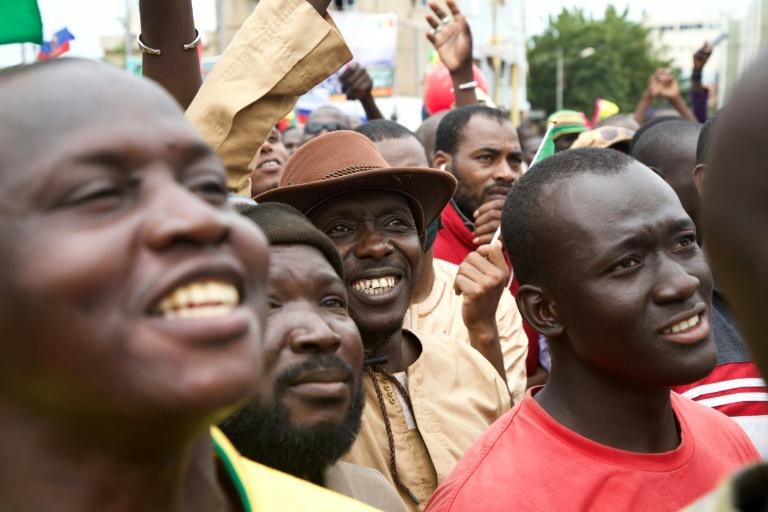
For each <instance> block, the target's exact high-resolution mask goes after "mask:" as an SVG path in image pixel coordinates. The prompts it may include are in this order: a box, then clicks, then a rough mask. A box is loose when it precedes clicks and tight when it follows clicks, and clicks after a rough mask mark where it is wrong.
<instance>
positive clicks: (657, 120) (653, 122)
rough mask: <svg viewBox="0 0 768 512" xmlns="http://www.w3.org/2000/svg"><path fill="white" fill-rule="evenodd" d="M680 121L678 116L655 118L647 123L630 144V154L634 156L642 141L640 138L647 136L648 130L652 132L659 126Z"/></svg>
mask: <svg viewBox="0 0 768 512" xmlns="http://www.w3.org/2000/svg"><path fill="white" fill-rule="evenodd" d="M680 119H681V118H680V117H676V116H660V117H656V118H653V119H651V120H650V121H648V122H647V123H645V124H644V125H643V126H641V127H640V128H638V129H637V131H636V132H635V134H634V135H633V136H632V140H631V141H630V143H629V154H630V155H631V154H633V153H632V151H633V150H634V147H635V144H636V143H637V141H638V140H640V137H642V136H643V135H644V134H645V132H647V131H648V130H650V129H651V128H653V127H654V126H656V125H658V124H661V123H666V122H668V121H679V120H680Z"/></svg>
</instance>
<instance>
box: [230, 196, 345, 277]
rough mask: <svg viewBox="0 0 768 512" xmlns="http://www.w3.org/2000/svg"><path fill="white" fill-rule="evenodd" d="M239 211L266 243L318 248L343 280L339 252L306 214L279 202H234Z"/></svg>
mask: <svg viewBox="0 0 768 512" xmlns="http://www.w3.org/2000/svg"><path fill="white" fill-rule="evenodd" d="M235 208H236V209H237V211H238V212H240V214H241V215H243V216H244V217H248V218H249V219H250V220H252V221H253V222H255V223H256V225H257V226H259V227H260V228H261V230H262V231H263V232H264V234H265V235H267V239H268V240H269V243H270V245H309V246H311V247H314V248H315V249H317V250H318V251H320V252H321V253H322V254H323V256H325V259H327V260H328V263H330V264H331V266H332V267H333V269H334V270H335V271H336V273H337V274H338V275H339V277H340V278H341V279H342V280H344V265H343V264H342V262H341V256H339V252H338V251H337V250H336V246H335V245H333V242H331V239H330V238H328V236H326V234H325V233H323V232H322V231H320V230H319V229H317V228H316V227H315V225H314V224H312V222H310V220H309V219H308V218H306V217H305V216H304V215H303V214H302V213H301V212H299V210H297V209H296V208H294V207H293V206H288V205H287V204H283V203H259V204H257V205H239V204H238V205H236V206H235Z"/></svg>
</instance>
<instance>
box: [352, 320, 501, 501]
mask: <svg viewBox="0 0 768 512" xmlns="http://www.w3.org/2000/svg"><path fill="white" fill-rule="evenodd" d="M413 334H414V335H415V336H416V337H417V338H418V339H419V341H420V342H421V346H422V352H421V355H420V356H419V358H418V359H417V360H416V362H415V363H413V364H412V365H411V366H410V367H409V368H408V369H407V371H406V372H405V373H406V380H407V386H406V388H407V390H408V393H409V395H410V398H411V402H412V404H413V409H414V410H413V412H414V417H415V420H416V424H417V427H418V429H417V430H416V429H410V428H409V427H408V425H407V421H406V419H405V415H404V413H403V407H402V405H401V400H399V399H398V396H397V392H396V390H395V387H394V386H393V385H392V384H391V383H390V382H389V381H387V380H386V379H385V378H384V377H383V376H382V375H380V374H377V375H376V378H377V380H378V382H379V388H380V389H381V392H382V395H383V398H384V403H385V406H386V409H387V416H388V418H389V420H390V424H391V426H392V435H393V438H394V440H395V454H396V459H397V471H398V474H399V476H400V479H401V480H402V481H403V482H404V483H405V485H406V486H407V487H408V488H409V489H410V490H411V491H412V492H413V493H414V494H415V495H416V497H417V498H418V499H419V501H420V507H417V506H415V505H414V504H413V502H412V501H411V500H410V499H408V497H407V495H405V494H403V493H402V492H401V493H400V496H401V498H402V499H403V502H404V503H405V505H406V507H407V509H408V510H423V508H424V507H425V506H426V504H427V501H429V497H430V496H432V493H433V492H434V491H435V489H436V488H437V485H438V484H439V483H440V482H442V481H443V480H444V479H445V478H446V477H447V476H448V474H449V473H450V472H451V470H453V468H454V466H456V463H457V462H458V461H459V459H460V458H461V457H462V455H464V453H465V452H466V451H467V450H468V449H469V448H470V447H471V446H472V444H473V443H474V442H475V440H476V439H477V438H478V437H479V436H480V435H481V434H482V433H483V432H484V431H485V430H486V429H487V428H488V427H489V426H490V425H491V423H493V422H494V421H495V420H496V419H497V418H498V417H499V416H501V415H502V414H504V413H505V412H507V410H509V408H510V401H509V392H508V391H507V389H506V388H505V386H504V383H503V382H502V380H501V378H500V377H499V374H498V373H497V372H496V370H495V369H494V368H493V366H491V364H490V363H489V362H488V361H486V360H485V358H484V357H483V356H481V355H480V353H478V352H477V351H476V350H475V349H473V348H472V347H470V346H469V345H467V344H465V343H461V342H459V341H457V340H455V339H453V338H449V337H447V336H443V335H440V334H434V333H417V332H414V333H413ZM364 388H365V389H364V392H365V408H364V409H363V418H362V421H361V428H360V433H359V434H358V436H357V439H356V440H355V444H354V445H353V446H352V449H351V450H350V451H349V453H348V454H347V455H345V456H344V457H343V459H344V460H345V461H347V462H351V463H352V464H357V465H359V466H364V467H369V468H373V469H378V470H379V471H381V473H382V474H383V475H384V476H385V477H387V479H389V480H390V482H392V483H393V485H394V480H393V479H392V474H391V473H390V467H389V460H390V452H389V442H388V439H387V433H386V429H385V426H384V416H383V415H382V412H381V408H380V407H379V401H378V399H377V397H376V392H375V390H374V386H373V382H372V380H371V378H370V377H369V376H366V378H365V379H364ZM398 491H399V490H398Z"/></svg>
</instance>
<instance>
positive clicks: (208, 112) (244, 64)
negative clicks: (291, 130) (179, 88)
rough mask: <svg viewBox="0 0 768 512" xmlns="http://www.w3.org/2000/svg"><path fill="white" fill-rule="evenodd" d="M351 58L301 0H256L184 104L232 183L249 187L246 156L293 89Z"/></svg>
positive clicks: (285, 108)
mask: <svg viewBox="0 0 768 512" xmlns="http://www.w3.org/2000/svg"><path fill="white" fill-rule="evenodd" d="M351 58H352V54H351V53H350V51H349V48H348V47H347V45H346V43H345V42H344V39H343V38H342V36H341V34H340V33H339V31H338V29H337V28H336V26H335V25H334V23H333V21H332V20H330V17H327V18H323V17H322V16H320V15H319V14H318V13H317V11H315V9H314V8H313V7H312V6H311V5H310V4H309V3H308V2H306V0H261V1H260V2H259V4H258V5H257V6H256V9H255V10H254V11H253V13H252V14H251V16H250V17H249V18H248V19H247V20H246V21H245V23H244V24H243V27H242V28H241V29H240V31H239V32H238V33H237V34H236V35H235V38H234V39H233V40H232V42H231V43H230V45H229V46H228V47H227V49H226V51H225V52H224V54H223V55H222V56H221V59H220V60H219V62H218V63H217V64H216V65H215V66H214V68H213V70H212V71H211V73H210V75H209V76H208V78H207V79H206V80H205V82H204V83H203V86H202V87H201V88H200V91H199V92H198V94H197V96H195V99H194V100H193V101H192V104H191V105H190V106H189V109H188V110H187V118H188V119H189V120H190V122H192V124H193V125H194V126H195V127H196V128H197V130H198V131H199V132H200V133H201V134H202V136H203V138H204V139H205V140H206V141H207V142H208V144H210V145H211V147H213V149H214V150H215V151H216V152H217V153H218V154H219V156H220V157H221V159H222V160H223V161H224V165H225V166H226V168H227V174H228V178H227V185H228V186H229V189H230V190H231V191H233V192H235V193H238V194H241V195H246V196H248V195H250V188H251V178H250V171H249V170H248V164H249V163H250V162H251V160H252V159H253V157H254V155H255V154H256V152H257V151H258V149H259V147H260V146H261V144H262V143H263V142H264V140H266V138H267V136H268V135H269V132H270V130H271V129H272V127H273V126H275V125H276V124H277V123H278V121H280V119H282V118H283V117H284V116H285V115H286V114H287V113H288V112H289V111H290V110H291V109H292V108H293V107H294V105H295V104H296V101H297V100H298V97H299V96H301V95H302V94H304V93H306V92H307V91H309V90H310V89H311V88H312V87H314V86H315V85H317V84H318V83H320V82H321V81H323V80H324V79H325V78H327V77H328V76H330V75H331V74H332V73H334V72H335V71H336V70H338V69H339V68H340V67H341V66H342V65H344V63H346V62H348V61H349V60H350V59H351Z"/></svg>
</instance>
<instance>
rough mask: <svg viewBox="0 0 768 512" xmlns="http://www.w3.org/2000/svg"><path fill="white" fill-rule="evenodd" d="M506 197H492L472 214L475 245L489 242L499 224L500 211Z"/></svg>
mask: <svg viewBox="0 0 768 512" xmlns="http://www.w3.org/2000/svg"><path fill="white" fill-rule="evenodd" d="M505 201H506V199H493V200H491V201H488V202H487V203H483V204H481V205H480V207H479V208H478V209H477V210H476V211H475V212H474V213H473V214H472V217H473V218H474V219H475V238H474V240H473V241H472V242H473V243H474V244H475V245H485V244H488V243H490V242H491V239H492V238H493V234H494V233H496V229H497V228H498V227H499V224H501V212H502V210H503V209H504V202H505Z"/></svg>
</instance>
